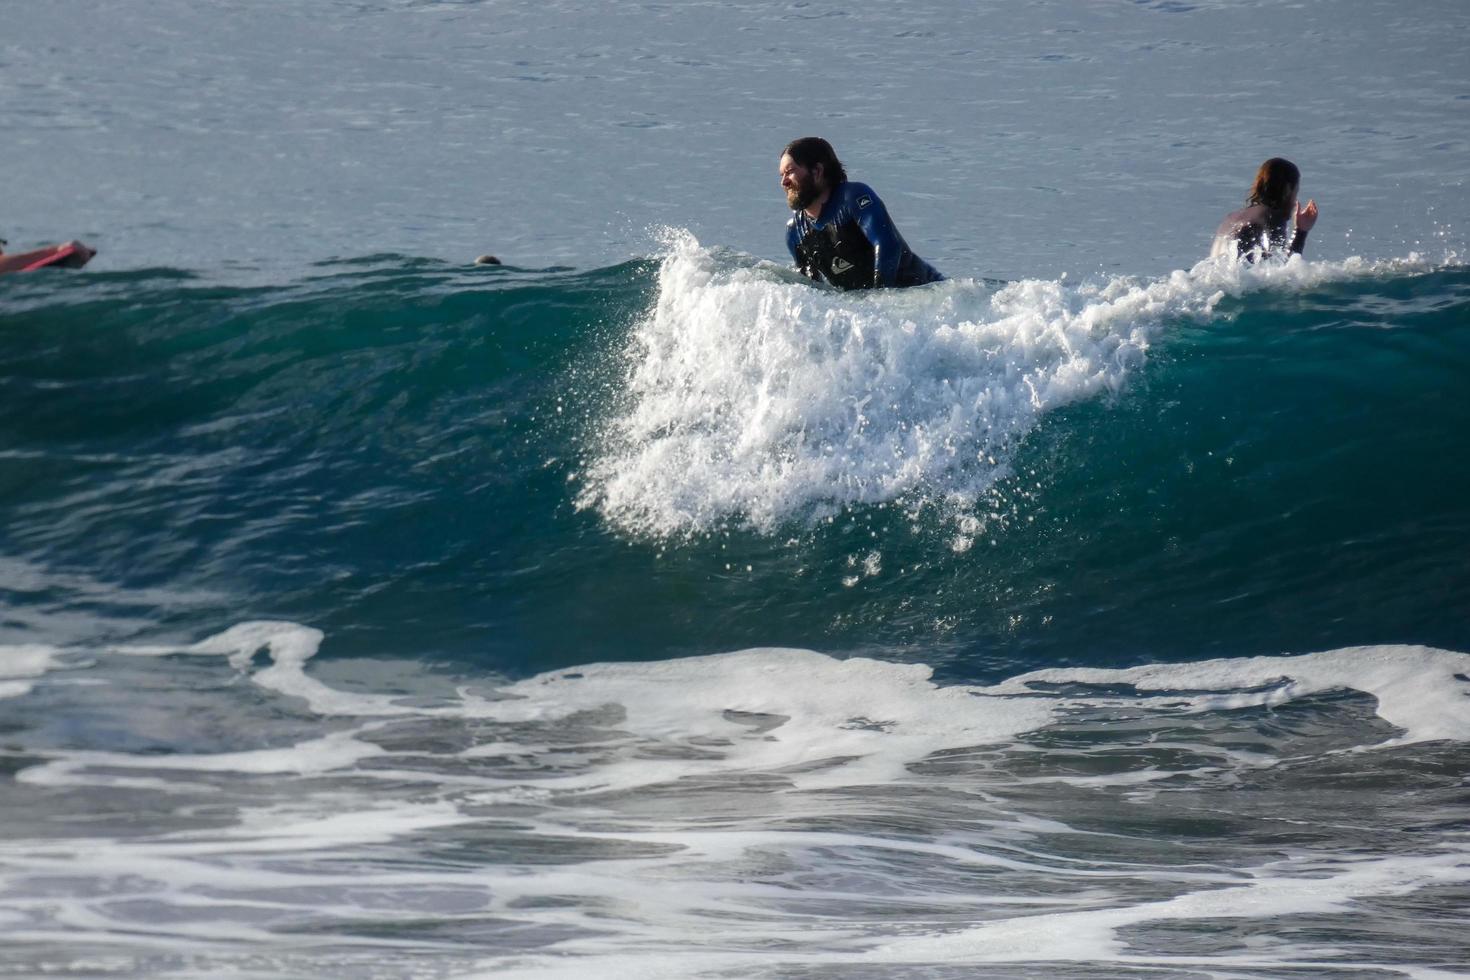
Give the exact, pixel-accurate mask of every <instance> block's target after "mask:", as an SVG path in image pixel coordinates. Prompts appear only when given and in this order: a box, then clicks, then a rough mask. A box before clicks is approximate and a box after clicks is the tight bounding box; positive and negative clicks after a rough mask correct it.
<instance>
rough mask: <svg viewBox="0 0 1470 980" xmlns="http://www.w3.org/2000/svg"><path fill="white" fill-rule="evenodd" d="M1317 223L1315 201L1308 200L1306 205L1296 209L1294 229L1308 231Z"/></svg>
mask: <svg viewBox="0 0 1470 980" xmlns="http://www.w3.org/2000/svg"><path fill="white" fill-rule="evenodd" d="M1316 223H1317V202H1316V201H1314V200H1310V199H1309V200H1308V201H1307V206H1306V207H1302V208H1297V209H1296V230H1297V231H1300V232H1308V231H1311V230H1312V226H1313V225H1315V224H1316Z"/></svg>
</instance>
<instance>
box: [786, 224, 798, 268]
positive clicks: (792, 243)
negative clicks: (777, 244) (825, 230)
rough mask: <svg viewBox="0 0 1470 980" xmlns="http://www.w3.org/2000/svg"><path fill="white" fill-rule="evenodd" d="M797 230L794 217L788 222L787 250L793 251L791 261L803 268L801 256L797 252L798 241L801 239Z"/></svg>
mask: <svg viewBox="0 0 1470 980" xmlns="http://www.w3.org/2000/svg"><path fill="white" fill-rule="evenodd" d="M798 234H799V233H798V232H797V230H796V219H795V218H792V219H791V220H790V221H788V222H786V250H787V251H788V252H790V253H791V261H793V262H795V263H796V267H797V268H798V269H799V268H801V256H800V255H797V254H796V243H797V242H798V241H799V240H800V239H799V237H798Z"/></svg>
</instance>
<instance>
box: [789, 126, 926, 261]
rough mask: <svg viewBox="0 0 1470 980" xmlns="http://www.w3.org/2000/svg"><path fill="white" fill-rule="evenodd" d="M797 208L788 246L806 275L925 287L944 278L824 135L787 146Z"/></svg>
mask: <svg viewBox="0 0 1470 980" xmlns="http://www.w3.org/2000/svg"><path fill="white" fill-rule="evenodd" d="M780 168H781V187H782V188H783V189H784V190H785V191H786V204H787V206H788V207H790V208H791V210H792V215H791V220H790V221H789V222H787V224H786V247H787V248H788V249H790V251H791V257H792V258H793V259H795V260H796V267H797V268H798V269H800V270H801V272H802V274H803V275H805V276H807V277H808V278H811V279H814V280H816V281H817V282H823V281H825V282H829V283H831V284H832V285H834V286H836V287H837V288H838V289H870V288H872V287H874V286H920V285H923V284H924V283H926V282H937V281H939V280H941V279H943V278H944V277H943V276H942V275H940V274H939V272H938V271H937V270H936V269H935V268H934V267H933V266H931V265H930V264H929V263H928V262H925V261H924V260H923V259H921V258H919V257H918V256H917V255H915V254H914V252H913V250H912V249H910V248H909V246H908V243H907V242H905V241H904V240H903V236H902V235H900V234H899V233H898V229H897V228H895V227H894V226H893V219H891V218H890V217H889V216H888V209H887V208H886V207H884V206H883V202H882V201H881V200H879V199H878V195H877V194H875V193H873V189H872V188H871V187H869V186H868V185H867V184H862V183H859V182H857V181H855V180H848V179H847V171H846V170H845V169H844V168H843V166H842V162H841V161H840V160H838V159H837V154H836V152H835V151H833V149H832V144H830V143H828V142H827V141H826V140H824V139H822V138H820V137H817V136H804V137H802V138H801V139H799V140H793V141H792V142H791V143H789V144H788V145H787V146H786V149H784V150H782V151H781V162H780Z"/></svg>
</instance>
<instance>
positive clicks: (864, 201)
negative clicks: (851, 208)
mask: <svg viewBox="0 0 1470 980" xmlns="http://www.w3.org/2000/svg"><path fill="white" fill-rule="evenodd" d="M872 203H873V199H872V198H871V197H869V196H868V195H866V194H864V195H863V196H862V197H860V198H858V200H857V205H858V207H860V208H865V207H867V206H868V205H869V204H872Z"/></svg>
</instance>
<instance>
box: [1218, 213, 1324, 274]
mask: <svg viewBox="0 0 1470 980" xmlns="http://www.w3.org/2000/svg"><path fill="white" fill-rule="evenodd" d="M1290 223H1291V213H1290V212H1289V211H1272V210H1271V209H1270V208H1268V207H1266V205H1264V204H1252V205H1250V206H1249V207H1244V208H1241V209H1240V210H1239V211H1232V212H1231V213H1230V214H1227V215H1226V216H1225V220H1224V221H1222V222H1220V227H1219V228H1217V229H1216V230H1215V242H1214V245H1213V246H1212V247H1211V248H1210V254H1211V255H1219V254H1221V253H1222V252H1224V251H1226V250H1227V249H1230V248H1232V247H1233V248H1234V249H1235V254H1236V255H1239V256H1241V257H1242V258H1244V259H1245V260H1246V261H1253V260H1254V259H1256V258H1257V257H1258V256H1266V255H1270V254H1271V253H1273V252H1280V251H1281V250H1282V249H1283V248H1284V247H1285V246H1286V228H1287V226H1288V225H1289V224H1290ZM1306 244H1307V233H1306V232H1305V231H1302V230H1301V229H1300V228H1298V229H1297V230H1296V234H1295V235H1293V236H1292V239H1291V252H1292V254H1294V255H1300V254H1301V252H1302V249H1303V248H1305V247H1306Z"/></svg>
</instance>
